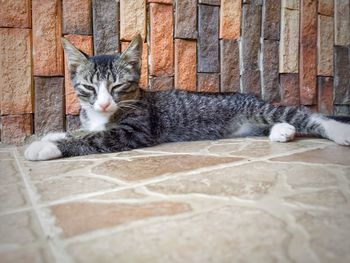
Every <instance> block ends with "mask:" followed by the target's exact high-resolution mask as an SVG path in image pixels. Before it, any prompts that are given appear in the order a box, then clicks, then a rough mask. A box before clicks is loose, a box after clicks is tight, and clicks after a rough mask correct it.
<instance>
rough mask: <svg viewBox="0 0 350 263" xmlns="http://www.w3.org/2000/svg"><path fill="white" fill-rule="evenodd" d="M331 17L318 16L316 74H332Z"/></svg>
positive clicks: (332, 32)
mask: <svg viewBox="0 0 350 263" xmlns="http://www.w3.org/2000/svg"><path fill="white" fill-rule="evenodd" d="M333 35H334V30H333V17H329V16H322V15H319V16H318V32H317V47H318V48H317V75H320V76H333Z"/></svg>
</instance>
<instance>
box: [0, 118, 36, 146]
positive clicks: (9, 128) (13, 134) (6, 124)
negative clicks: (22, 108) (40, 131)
mask: <svg viewBox="0 0 350 263" xmlns="http://www.w3.org/2000/svg"><path fill="white" fill-rule="evenodd" d="M1 119H2V130H1V141H2V142H3V143H8V144H21V143H23V142H24V141H25V139H26V138H27V137H28V136H30V135H31V134H32V130H33V129H32V114H23V115H7V116H2V117H1Z"/></svg>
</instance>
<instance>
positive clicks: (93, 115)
mask: <svg viewBox="0 0 350 263" xmlns="http://www.w3.org/2000/svg"><path fill="white" fill-rule="evenodd" d="M86 115H87V119H88V121H87V122H85V123H84V124H83V126H84V129H86V130H88V131H104V130H105V129H106V124H107V123H108V121H109V118H110V116H111V115H112V113H103V112H96V111H94V110H92V109H86Z"/></svg>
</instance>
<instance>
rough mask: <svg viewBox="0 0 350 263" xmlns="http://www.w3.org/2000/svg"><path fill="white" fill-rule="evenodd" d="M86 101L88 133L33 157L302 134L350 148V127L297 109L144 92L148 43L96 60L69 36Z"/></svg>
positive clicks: (47, 142) (62, 137)
mask: <svg viewBox="0 0 350 263" xmlns="http://www.w3.org/2000/svg"><path fill="white" fill-rule="evenodd" d="M62 43H63V47H64V50H65V53H66V55H67V56H68V61H69V63H68V67H69V71H70V74H71V78H72V83H73V85H74V89H75V91H76V94H77V96H78V98H79V101H80V104H81V113H80V119H81V123H82V127H83V129H82V130H80V131H76V132H72V133H52V134H48V135H46V136H45V137H43V138H42V139H41V140H40V141H36V142H33V143H32V144H31V145H30V146H29V147H28V148H27V150H26V152H25V157H26V158H27V159H28V160H33V161H34V160H48V159H54V158H60V157H69V156H79V155H86V154H92V153H110V152H120V151H127V150H131V149H136V148H142V147H148V146H153V145H157V144H160V143H166V142H178V141H194V140H216V139H222V138H233V137H242V136H252V135H265V134H268V132H269V138H270V140H271V141H273V142H288V141H291V140H292V139H293V138H294V136H295V134H296V133H298V134H304V135H315V136H319V137H324V138H328V139H330V140H333V141H335V142H336V143H338V144H341V145H349V144H350V125H348V124H344V123H341V122H337V121H335V120H331V119H329V118H327V117H325V116H322V115H320V114H316V113H310V112H308V111H306V110H300V109H298V108H296V107H284V106H273V105H271V104H268V103H266V102H264V101H262V100H260V99H258V98H256V97H254V96H251V95H246V94H240V93H193V92H185V91H179V90H171V91H159V92H150V91H144V90H142V89H140V88H139V86H138V82H139V79H140V67H141V61H140V57H141V50H142V39H141V37H140V36H136V37H135V38H134V39H133V41H132V42H131V43H130V45H129V46H128V48H127V49H126V50H125V51H124V52H123V53H121V54H115V55H101V56H93V57H89V56H87V55H86V54H84V53H83V52H81V51H79V50H78V49H77V48H75V47H74V46H73V45H72V44H71V43H70V42H69V41H68V40H66V39H64V38H63V39H62Z"/></svg>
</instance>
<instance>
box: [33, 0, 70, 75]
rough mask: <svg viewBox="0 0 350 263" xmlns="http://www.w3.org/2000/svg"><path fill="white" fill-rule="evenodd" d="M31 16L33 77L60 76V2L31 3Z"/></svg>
mask: <svg viewBox="0 0 350 263" xmlns="http://www.w3.org/2000/svg"><path fill="white" fill-rule="evenodd" d="M32 14H33V16H32V19H33V71H34V75H36V76H62V75H63V49H62V45H61V35H62V28H61V23H62V17H61V0H55V1H47V0H36V1H33V5H32Z"/></svg>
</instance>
